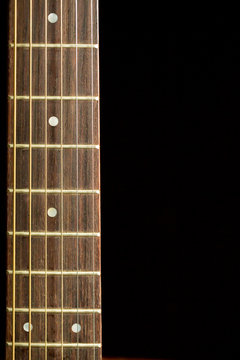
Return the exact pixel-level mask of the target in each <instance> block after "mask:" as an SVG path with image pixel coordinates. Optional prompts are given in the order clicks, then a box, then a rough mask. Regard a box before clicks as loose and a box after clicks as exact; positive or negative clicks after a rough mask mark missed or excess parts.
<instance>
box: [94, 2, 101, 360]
mask: <svg viewBox="0 0 240 360" xmlns="http://www.w3.org/2000/svg"><path fill="white" fill-rule="evenodd" d="M98 6H99V0H96V40H97V41H96V43H97V44H98V47H97V49H96V50H95V51H96V52H97V64H96V67H97V96H98V98H99V96H100V87H99V71H100V69H99V8H98ZM97 141H98V145H99V147H100V101H98V103H97ZM98 154H99V158H98V161H99V162H100V149H99V153H98ZM100 179H101V177H100V164H99V169H98V189H99V191H100ZM98 206H99V207H98V208H99V219H98V226H99V230H98V231H101V211H100V209H101V197H100V193H99V196H98ZM97 241H98V245H97V246H99V255H98V256H99V257H100V259H101V252H100V238H98V239H97ZM94 257H95V254H94ZM99 267H101V263H100V261H99ZM99 270H100V269H99ZM100 286H101V284H100ZM100 303H101V301H100ZM101 336H102V334H101V329H100V326H99V342H100V343H101V342H102V338H101ZM100 351H102V350H100ZM100 357H102V354H101V355H100Z"/></svg>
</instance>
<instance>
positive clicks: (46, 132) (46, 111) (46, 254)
mask: <svg viewBox="0 0 240 360" xmlns="http://www.w3.org/2000/svg"><path fill="white" fill-rule="evenodd" d="M47 5H48V2H47V0H45V45H46V46H45V96H46V98H45V232H46V235H45V304H44V305H45V351H44V352H45V360H47V356H48V354H47V335H48V333H47V328H48V315H47V305H48V299H47V286H48V278H47V263H48V239H47V229H48V226H47V225H48V215H47V207H48V194H47V187H48V165H47V160H48V150H47V137H48V131H47V130H48V129H47V128H48V122H47V114H48V108H47V105H48V102H47V81H48V76H47V60H48V52H47V42H48V40H47V37H48V34H47V24H48V19H47Z"/></svg>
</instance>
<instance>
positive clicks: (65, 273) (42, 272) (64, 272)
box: [7, 270, 101, 276]
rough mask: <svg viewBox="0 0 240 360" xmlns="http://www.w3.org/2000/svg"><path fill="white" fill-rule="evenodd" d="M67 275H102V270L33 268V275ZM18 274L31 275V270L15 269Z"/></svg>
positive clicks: (10, 271)
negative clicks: (46, 269)
mask: <svg viewBox="0 0 240 360" xmlns="http://www.w3.org/2000/svg"><path fill="white" fill-rule="evenodd" d="M46 273H47V275H65V276H75V275H79V276H91V275H92V276H93V275H94V276H100V275H101V272H100V271H80V270H79V271H51V270H48V271H45V270H31V275H45V274H46ZM7 274H9V275H12V274H13V271H12V270H7ZM15 274H16V275H29V270H15Z"/></svg>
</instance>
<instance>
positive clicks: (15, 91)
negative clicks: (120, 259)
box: [12, 0, 18, 360]
mask: <svg viewBox="0 0 240 360" xmlns="http://www.w3.org/2000/svg"><path fill="white" fill-rule="evenodd" d="M17 20H18V19H17V0H15V7H14V84H13V87H14V105H13V108H14V110H13V118H14V124H13V143H14V146H13V236H12V242H13V275H12V276H13V278H12V279H13V280H12V293H13V297H12V308H13V311H12V360H14V359H15V293H16V290H15V289H16V275H15V270H16V263H15V262H16V171H17V170H16V158H17V153H16V143H17Z"/></svg>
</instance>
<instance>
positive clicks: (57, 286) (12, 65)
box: [5, 0, 101, 360]
mask: <svg viewBox="0 0 240 360" xmlns="http://www.w3.org/2000/svg"><path fill="white" fill-rule="evenodd" d="M8 89H9V90H8V94H9V96H8V114H9V116H8V189H7V191H8V224H7V227H8V229H7V230H8V233H7V329H6V356H5V358H6V359H9V360H10V359H11V360H14V359H16V360H25V359H29V360H30V359H32V360H43V359H44V360H46V359H54V360H58V359H71V360H80V359H81V360H100V359H101V290H100V278H101V273H100V158H99V35H98V0H10V1H9V86H8Z"/></svg>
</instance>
